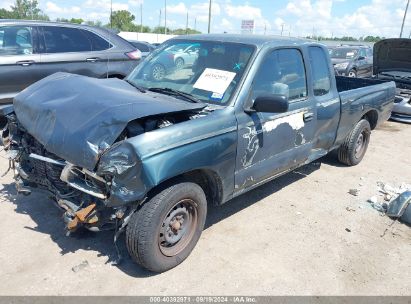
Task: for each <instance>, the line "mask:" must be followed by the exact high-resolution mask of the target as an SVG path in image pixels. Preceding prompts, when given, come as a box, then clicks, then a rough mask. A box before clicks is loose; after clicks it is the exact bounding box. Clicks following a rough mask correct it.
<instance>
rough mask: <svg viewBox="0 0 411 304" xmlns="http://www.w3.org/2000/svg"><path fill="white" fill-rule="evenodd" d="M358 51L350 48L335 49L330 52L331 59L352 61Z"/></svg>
mask: <svg viewBox="0 0 411 304" xmlns="http://www.w3.org/2000/svg"><path fill="white" fill-rule="evenodd" d="M357 54H358V50H356V49H350V48H336V49H333V50H331V52H330V56H331V58H336V59H353V58H355V57H356V56H357Z"/></svg>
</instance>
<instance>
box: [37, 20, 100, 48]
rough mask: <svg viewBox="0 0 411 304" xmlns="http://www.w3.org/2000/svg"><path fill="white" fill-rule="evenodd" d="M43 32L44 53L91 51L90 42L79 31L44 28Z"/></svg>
mask: <svg viewBox="0 0 411 304" xmlns="http://www.w3.org/2000/svg"><path fill="white" fill-rule="evenodd" d="M43 32H44V41H45V44H46V53H68V52H87V51H88V52H89V51H91V50H92V47H91V43H90V40H89V39H88V37H87V35H86V34H85V33H83V31H81V30H78V29H75V28H68V27H58V26H55V27H54V26H45V27H44V30H43Z"/></svg>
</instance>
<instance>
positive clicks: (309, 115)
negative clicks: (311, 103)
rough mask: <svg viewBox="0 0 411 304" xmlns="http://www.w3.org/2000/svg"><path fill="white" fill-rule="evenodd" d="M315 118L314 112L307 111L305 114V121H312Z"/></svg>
mask: <svg viewBox="0 0 411 304" xmlns="http://www.w3.org/2000/svg"><path fill="white" fill-rule="evenodd" d="M313 118H314V113H313V112H305V113H304V115H303V119H304V121H305V122H307V121H311V120H313Z"/></svg>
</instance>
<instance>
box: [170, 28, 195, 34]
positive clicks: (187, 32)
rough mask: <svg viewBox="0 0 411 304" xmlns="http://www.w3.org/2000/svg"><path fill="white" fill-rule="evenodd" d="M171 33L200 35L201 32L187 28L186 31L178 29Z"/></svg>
mask: <svg viewBox="0 0 411 304" xmlns="http://www.w3.org/2000/svg"><path fill="white" fill-rule="evenodd" d="M171 33H172V34H174V35H186V34H188V35H192V34H201V32H199V31H196V30H193V29H191V28H188V29H182V28H179V29H176V30H173V31H172V32H171Z"/></svg>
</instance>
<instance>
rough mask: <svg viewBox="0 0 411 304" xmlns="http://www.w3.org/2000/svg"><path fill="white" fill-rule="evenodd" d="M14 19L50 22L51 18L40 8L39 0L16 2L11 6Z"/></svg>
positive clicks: (20, 0) (18, 0)
mask: <svg viewBox="0 0 411 304" xmlns="http://www.w3.org/2000/svg"><path fill="white" fill-rule="evenodd" d="M11 13H12V17H13V18H15V19H36V20H50V19H49V17H48V16H47V15H46V14H44V13H43V11H42V10H41V9H39V8H38V2H37V0H16V1H15V2H14V5H12V6H11Z"/></svg>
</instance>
